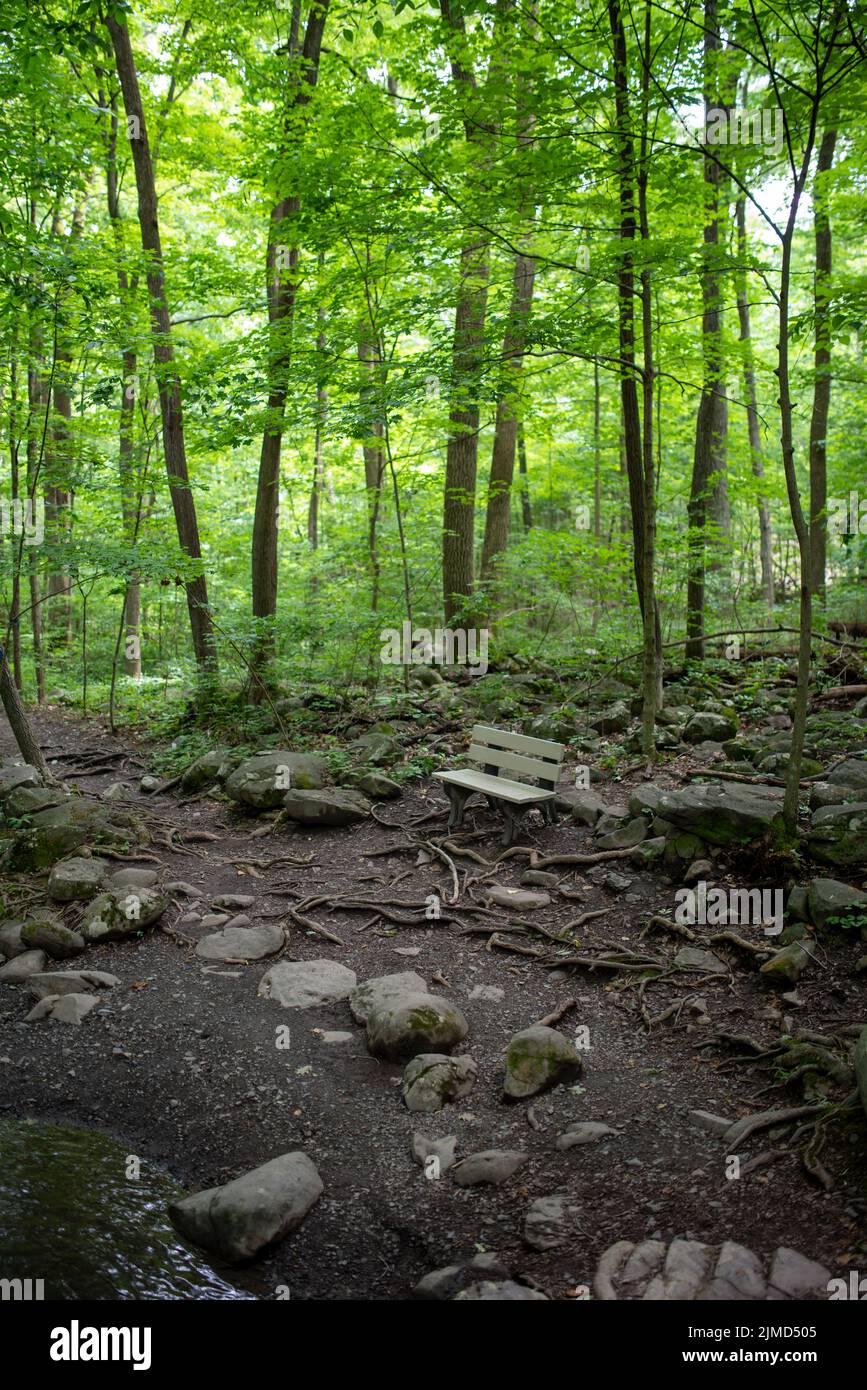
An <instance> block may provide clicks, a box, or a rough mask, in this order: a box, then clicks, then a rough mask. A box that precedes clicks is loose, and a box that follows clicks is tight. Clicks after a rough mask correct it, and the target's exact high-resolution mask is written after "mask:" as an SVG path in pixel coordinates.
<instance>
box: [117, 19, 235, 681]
mask: <svg viewBox="0 0 867 1390" xmlns="http://www.w3.org/2000/svg"><path fill="white" fill-rule="evenodd" d="M106 25H107V27H108V31H109V34H110V36H111V41H112V45H113V48H114V55H115V63H116V66H117V75H118V79H119V81H120V86H121V92H122V93H123V104H124V110H125V112H126V117H127V124H128V128H129V132H130V148H131V150H132V157H133V164H134V165H135V177H136V188H137V191H138V216H139V224H140V226H141V239H142V248H143V250H144V252H145V254H146V256H147V285H148V296H149V299H150V314H151V330H152V341H153V356H154V365H155V367H156V375H157V383H158V388H159V399H160V412H161V418H162V435H163V456H164V458H165V465H166V472H167V474H168V479H169V489H170V492H171V498H172V507H173V509H174V514H175V524H176V526H177V532H178V540H179V542H180V546H181V549H182V550H183V551H184V552H185V554H187V555H188V556H189V557H190V558H191V559H193V560H196V561H201V558H202V551H201V544H200V541H199V526H198V518H197V516H196V504H195V500H194V498H193V493H192V490H191V488H190V480H189V473H188V471H187V458H186V448H185V444H184V421H183V409H182V403H181V388H180V381H179V378H178V375H177V371H176V370H175V366H174V347H173V343H172V331H171V317H170V313H169V304H168V295H167V288H166V276H165V269H164V265H163V254H162V244H161V241H160V229H159V217H158V212H157V194H156V184H155V180H154V170H153V164H152V162H151V154H150V145H149V142H148V133H147V125H146V123H145V116H144V109H143V107H142V101H141V92H140V90H139V82H138V74H137V72H136V65H135V58H134V56H133V51H132V45H131V43H130V37H129V30H128V29H127V27H126V25H120V24H118V22H117V20H116V18H115V17H114V15H113V13H112V12H111V11H110V10H109V12H108V14H107V16H106ZM184 588H185V591H186V596H187V607H188V610H189V615H190V629H191V632H192V638H193V651H194V653H195V658H196V663H197V665H198V667H199V670H200V671H201V672H208V671H210V672H212V673H214V672H215V671H216V663H217V654H216V646H215V642H214V629H213V623H212V621H211V614H210V609H209V607H208V588H207V581H206V579H205V576H204V573H202V574H198V575H196V576H195V577H194V578H192V579H188V580H186V581H185V583H184Z"/></svg>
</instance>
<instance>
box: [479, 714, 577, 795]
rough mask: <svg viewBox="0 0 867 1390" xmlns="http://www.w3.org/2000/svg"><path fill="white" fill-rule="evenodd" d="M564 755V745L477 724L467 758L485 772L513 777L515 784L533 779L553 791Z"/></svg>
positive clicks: (497, 775)
mask: <svg viewBox="0 0 867 1390" xmlns="http://www.w3.org/2000/svg"><path fill="white" fill-rule="evenodd" d="M565 752H566V746H565V744H563V743H552V742H551V740H550V739H547V738H530V737H529V735H527V734H510V733H508V732H507V731H506V730H505V729H492V728H489V727H488V725H487V724H476V725H475V727H474V728H473V733H472V740H471V743H470V750H469V753H468V754H467V757H469V758H471V759H472V760H473V762H476V763H482V764H483V765H484V769H485V772H487V773H489V774H491V775H493V776H496V777H501V776H502V777H510V778H511V779H512V780H513V781H515V782H519V781H523V780H524V779H525V778H531V779H532V780H533V781H535V782H539V783H541V784H542V786H544V787H547V788H549V789H550V790H551V791H554V789H555V788H556V786H557V779H558V777H559V774H560V764H561V763H562V761H563V755H564V754H565Z"/></svg>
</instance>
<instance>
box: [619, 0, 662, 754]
mask: <svg viewBox="0 0 867 1390" xmlns="http://www.w3.org/2000/svg"><path fill="white" fill-rule="evenodd" d="M608 21H609V25H610V30H611V40H612V47H613V53H614V97H615V112H616V119H617V140H618V171H617V173H618V184H619V201H620V241H621V252H620V266H619V271H618V282H617V283H618V296H617V306H618V331H619V345H620V400H621V413H622V425H623V437H622V460H623V464H624V466H625V471H626V479H627V483H628V486H629V509H630V513H631V517H632V561H633V570H634V574H635V588H636V593H637V595H638V606H639V609H640V610H641V619H642V624H643V633H644V652H645V661H646V663H647V667H646V672H645V674H646V677H647V683H646V686H645V690H644V709H645V711H648V710H650V711H651V713H650V714H648V715H647V719H646V720H645V718H644V715H643V716H642V730H643V734H642V737H643V738H644V737H646V728H647V727H649V728H650V731H651V732H650V736H651V739H652V727H653V718H654V716H655V705H656V702H657V701H658V688H657V687H658V680H657V678H656V676H655V675H654V677H653V678H652V679H651V678H650V669H651V665H652V666H653V669H654V671H655V670H656V668H657V666H658V657H657V655H656V652H657V651H658V650H659V649H661V643H662V639H661V634H660V631H659V613H658V611H657V605H656V598H655V594H654V585H653V549H654V541H653V536H654V520H653V517H652V516H651V515H650V512H652V510H653V499H654V475H653V443H652V432H651V420H652V409H653V355H652V334H651V333H650V323H649V312H650V294H649V282H647V281H646V280H645V279H644V277H642V295H641V302H642V332H643V338H644V351H645V363H644V369H643V373H639V369H638V368H637V367H636V362H635V317H634V298H635V274H634V251H633V249H632V248H633V245H634V242H635V234H636V230H637V226H636V214H635V188H636V169H635V152H634V148H633V140H632V129H631V125H630V115H629V74H628V58H627V51H626V34H625V32H624V27H623V18H622V14H621V10H620V4H619V0H609V3H608ZM644 175H645V170H644V167H643V161H642V171H641V176H642V178H644ZM645 195H646V188H645V189H643V190H640V198H641V208H640V212H641V216H642V222H643V223H646V209H645V205H644V198H645ZM642 235H646V231H645V228H644V226H643V227H642ZM639 374H641V375H642V380H643V391H642V395H643V400H644V406H645V424H646V427H647V430H648V432H649V433H650V438H649V439H648V440H647V441H646V442H645V444H644V445H643V444H642V430H641V417H640V413H639V404H638V386H637V377H638V376H639ZM648 504H650V511H649V509H648ZM651 650H653V652H654V657H653V662H652V663H651V659H650V652H651ZM653 746H654V745H653V743H652V742H651V744H650V746H649V747H648V749H647V750H646V751H648V752H650V751H652V749H653Z"/></svg>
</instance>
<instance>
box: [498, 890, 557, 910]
mask: <svg viewBox="0 0 867 1390" xmlns="http://www.w3.org/2000/svg"><path fill="white" fill-rule="evenodd" d="M487 895H488V897H489V899H490V900H491V902H492V903H496V904H497V906H498V907H510V908H512V909H514V911H515V912H528V911H530V910H531V909H532V908H534V907H549V906H550V903H551V894H550V893H543V892H540V891H539V890H538V889H536V890H535V891H534V890H533V889H530V888H505V887H504V886H503V884H501V883H494V884H492V885H491V887H490V888H488V889H487Z"/></svg>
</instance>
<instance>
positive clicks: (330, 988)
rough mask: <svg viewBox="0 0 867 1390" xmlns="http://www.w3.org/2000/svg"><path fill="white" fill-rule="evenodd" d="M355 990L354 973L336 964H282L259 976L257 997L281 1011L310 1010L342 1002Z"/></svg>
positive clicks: (283, 962) (327, 961) (296, 961)
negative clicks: (268, 1000) (319, 1005)
mask: <svg viewBox="0 0 867 1390" xmlns="http://www.w3.org/2000/svg"><path fill="white" fill-rule="evenodd" d="M355 986H356V978H355V971H354V970H348V969H347V968H346V966H345V965H340V964H339V962H338V961H336V960H281V961H278V963H277V964H276V965H272V966H271V969H270V970H267V971H266V972H265V974H264V975H263V976H262V979H261V980H260V982H259V991H258V993H259V997H260V998H262V999H274V1000H275V1001H276V1002H277V1003H278V1004H282V1005H283V1008H284V1009H312V1008H314V1007H315V1006H316V1005H318V1004H333V1003H336V1002H337V1001H338V1000H340V999H345V998H346V997H347V995H349V994H351V993H352V991H353V990H354V989H355Z"/></svg>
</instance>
